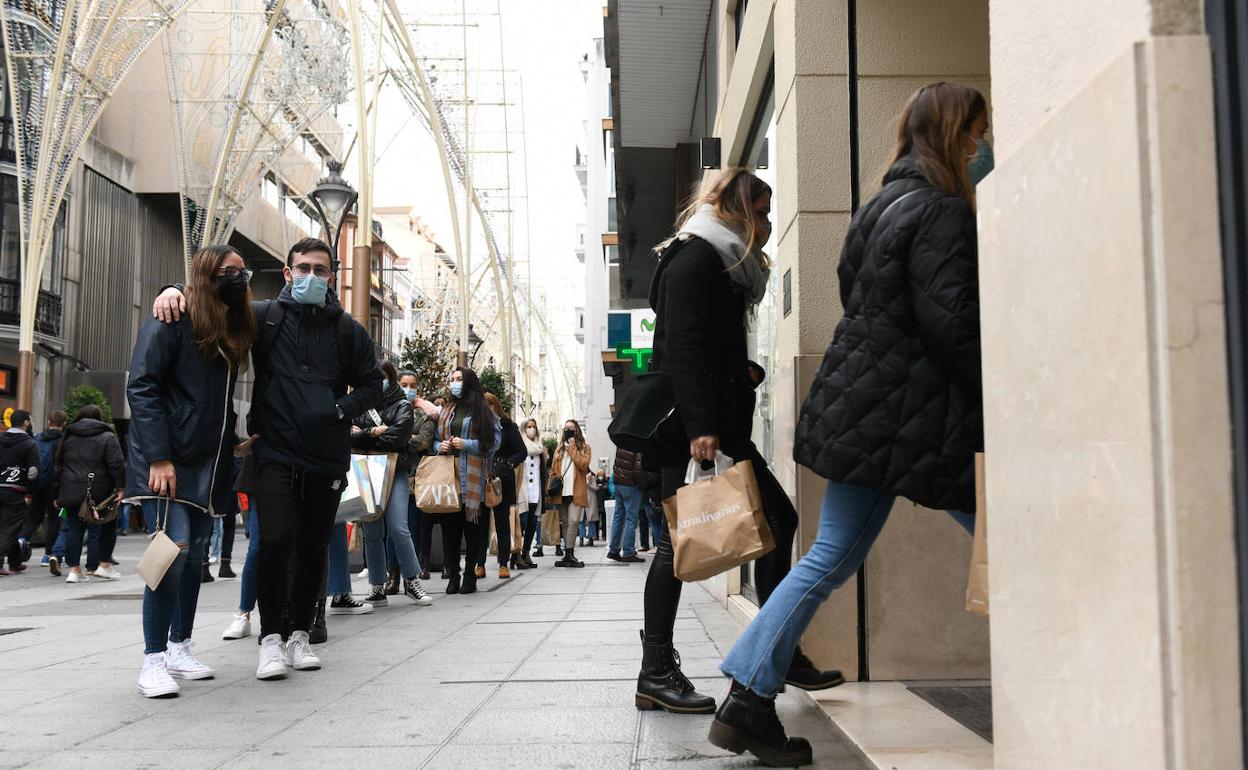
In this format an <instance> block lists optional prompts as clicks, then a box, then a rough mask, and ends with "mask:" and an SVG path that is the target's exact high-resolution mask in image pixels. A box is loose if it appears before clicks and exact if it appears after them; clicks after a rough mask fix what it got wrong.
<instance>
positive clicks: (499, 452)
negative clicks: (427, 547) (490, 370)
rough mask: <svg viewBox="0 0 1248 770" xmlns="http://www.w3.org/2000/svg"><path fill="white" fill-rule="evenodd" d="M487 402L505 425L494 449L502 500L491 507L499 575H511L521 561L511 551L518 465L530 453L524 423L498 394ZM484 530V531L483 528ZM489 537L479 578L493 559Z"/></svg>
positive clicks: (479, 555)
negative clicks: (519, 422) (514, 417)
mask: <svg viewBox="0 0 1248 770" xmlns="http://www.w3.org/2000/svg"><path fill="white" fill-rule="evenodd" d="M485 403H487V404H489V405H490V410H491V411H492V412H494V416H495V417H496V418H497V419H498V420H499V422H500V423H501V426H502V435H503V438H502V442H501V443H500V444H499V446H498V449H496V450H495V451H494V459H493V462H491V463H490V472H491V474H492V475H493V476H494V478H497V479H499V482H500V483H501V484H502V488H503V496H502V501H501V502H500V503H499V504H498V505H496V506H494V507H493V508H492V509H491V512H492V513H493V515H494V532H495V539H496V541H497V544H498V576H499V577H500V578H509V577H511V567H516V566H518V564H517V563H516V562H515V561H514V557H513V555H512V553H511V508H512V506H513V505H515V504H516V466H518V465H520V463H522V462H524V459H525V457H526V456H527V454H528V452H527V450H526V448H525V446H524V439H523V438H522V437H521V436H520V426H518V425H516V423H515V422H514V421H513V420H512V419H511V415H510V414H509V413H508V412H507V410H506V409H504V408H503V404H502V402H501V401H499V400H498V396H495V395H494V394H493V393H486V394H485ZM483 531H484V530H483ZM489 550H490V543H489V537H483V538H481V544H480V546H479V547H478V553H477V578H483V577H485V564H486V562H487V561H489Z"/></svg>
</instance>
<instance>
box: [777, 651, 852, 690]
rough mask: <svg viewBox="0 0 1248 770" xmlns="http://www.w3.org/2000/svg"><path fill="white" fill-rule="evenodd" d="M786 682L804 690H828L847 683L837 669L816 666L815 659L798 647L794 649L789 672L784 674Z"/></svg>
mask: <svg viewBox="0 0 1248 770" xmlns="http://www.w3.org/2000/svg"><path fill="white" fill-rule="evenodd" d="M784 683H785V684H791V685H793V686H794V687H800V688H801V689H803V690H827V689H830V688H833V687H837V686H839V685H842V684H845V677H844V675H842V674H841V672H840V671H837V670H836V669H829V670H827V671H822V670H820V669H818V668H816V667H815V664H814V661H812V660H811V659H810V658H808V657H806V654H805V653H804V652H802V648H801V647H798V648H797V649H796V650H794V651H793V661H792V662H791V663H789V672H788V673H787V674H785V675H784Z"/></svg>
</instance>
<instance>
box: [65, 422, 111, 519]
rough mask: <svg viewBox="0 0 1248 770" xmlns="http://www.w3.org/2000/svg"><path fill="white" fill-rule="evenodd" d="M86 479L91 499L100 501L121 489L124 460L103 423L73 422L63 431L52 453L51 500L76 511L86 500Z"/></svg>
mask: <svg viewBox="0 0 1248 770" xmlns="http://www.w3.org/2000/svg"><path fill="white" fill-rule="evenodd" d="M88 480H90V487H91V499H92V500H94V501H95V502H97V503H102V502H104V500H105V499H106V498H107V497H108V496H109V495H111V494H112V493H113V492H114V491H115V490H118V489H124V488H125V486H126V458H125V456H124V455H122V453H121V442H120V441H118V440H117V434H116V433H114V432H113V429H112V428H111V427H109V426H108V424H107V423H103V422H100V421H99V420H92V419H82V420H75V421H73V422H72V423H70V424H69V427H68V428H66V429H65V438H64V439H62V440H61V447H60V451H58V452H57V454H56V480H55V482H54V492H53V499H55V500H57V501H58V502H59V503H60V504H61V505H62V506H64V507H65V508H67V509H68V510H70V511H75V512H76V511H77V510H78V506H80V505H82V501H83V500H84V499H86V497H87V485H88Z"/></svg>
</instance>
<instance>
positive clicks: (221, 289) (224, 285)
mask: <svg viewBox="0 0 1248 770" xmlns="http://www.w3.org/2000/svg"><path fill="white" fill-rule="evenodd" d="M217 296H218V297H220V298H221V301H222V302H224V303H225V304H226V305H227V306H229V307H235V306H236V305H240V304H242V303H243V302H244V301H246V299H247V277H246V276H244V275H240V276H238V277H237V278H230V277H229V276H225V275H222V276H219V277H218V278H217Z"/></svg>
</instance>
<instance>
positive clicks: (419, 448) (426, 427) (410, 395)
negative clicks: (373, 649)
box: [386, 369, 438, 596]
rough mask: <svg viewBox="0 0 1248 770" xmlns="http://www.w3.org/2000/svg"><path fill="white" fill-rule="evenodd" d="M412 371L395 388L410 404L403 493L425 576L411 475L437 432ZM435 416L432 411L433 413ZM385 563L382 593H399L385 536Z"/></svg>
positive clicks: (423, 540)
mask: <svg viewBox="0 0 1248 770" xmlns="http://www.w3.org/2000/svg"><path fill="white" fill-rule="evenodd" d="M416 382H417V378H416V373H415V372H410V371H407V370H406V369H404V370H402V371H400V372H399V387H400V388H402V389H403V396H404V397H405V398H406V399H407V401H408V403H410V404H411V405H412V437H411V438H410V439H408V440H407V457H408V460H409V476H408V485H407V486H408V496H407V529H408V531H409V532H411V533H412V545H414V546H415V547H416V555H417V560H418V561H419V562H420V576H419V577H420V579H421V580H428V579H429V570H428V567H427V565H426V561H425V560H426V559H428V558H429V554H428V552H427V550H426V549H427V545H426V542H427V540H428V538H427V536H426V535H425V534H424V523H425V515H424V512H423V511H421V510H420V508H418V507H417V506H416V496H415V495H413V494H411V490H412V488H413V486H412V478H411V477H412V476H413V475H415V473H416V466H417V465H419V464H420V458H422V457H424V456H425V455H427V454H429V450H430V449H431V448H432V447H433V438H434V435H435V434H436V433H437V429H438V426H437V423H436V422H435V421H434V418H433V417H430V415H429V412H427V411H425V408H424V406H425V405H427V406H428V407H429V408H430V409H432V407H433V404H430V403H429V402H428V401H425V400H424V399H422V398H421V397H420V394H419V393H417V392H416ZM434 414H435V415H436V411H435V412H434ZM386 564H387V565H389V569H390V576H389V579H388V580H387V581H386V594H387V595H390V596H393V595H395V594H397V593H398V592H399V569H400V568H399V560H398V555H397V554H396V553H395V551H394V541H393V540H391V539H390V538H386Z"/></svg>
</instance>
